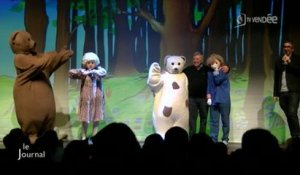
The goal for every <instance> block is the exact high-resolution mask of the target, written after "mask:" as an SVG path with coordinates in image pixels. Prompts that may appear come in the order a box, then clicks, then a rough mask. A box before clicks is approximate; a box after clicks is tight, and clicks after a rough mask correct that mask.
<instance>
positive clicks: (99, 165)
mask: <svg viewBox="0 0 300 175" xmlns="http://www.w3.org/2000/svg"><path fill="white" fill-rule="evenodd" d="M3 143H4V146H5V149H1V150H0V163H1V165H7V166H4V169H5V168H7V169H8V167H9V166H8V165H11V164H13V165H15V167H16V168H15V169H12V170H11V169H10V171H12V172H14V171H16V172H17V170H20V168H22V171H23V172H26V171H28V172H29V171H30V170H32V169H33V168H35V167H36V166H37V165H38V166H39V167H44V168H47V171H48V172H56V171H57V170H59V169H62V170H63V171H62V172H65V173H75V174H76V173H78V172H80V171H81V170H84V171H85V172H90V173H92V172H94V171H95V170H96V169H98V170H99V171H101V172H103V173H104V174H105V173H106V174H115V173H122V174H123V173H130V174H138V173H141V172H143V173H146V174H154V173H157V172H160V173H166V174H191V175H193V174H203V173H205V172H211V173H213V174H216V173H224V172H230V171H231V172H239V174H254V173H268V174H283V173H289V172H294V171H296V170H297V167H298V166H297V165H298V161H295V160H297V159H298V158H299V157H300V138H299V137H295V138H290V139H288V140H287V142H286V145H285V147H281V146H280V145H279V143H278V140H277V139H276V137H275V136H274V135H273V134H272V133H271V132H270V131H268V130H266V129H262V128H254V129H250V130H247V131H246V132H245V133H244V134H243V136H242V142H241V148H239V149H236V150H234V151H232V152H229V151H228V147H227V146H228V145H225V144H223V143H222V142H217V143H215V142H213V141H212V139H211V138H210V136H209V135H207V134H206V133H197V134H194V135H192V136H190V137H189V136H188V133H187V132H186V131H185V130H184V129H183V128H181V127H177V126H175V127H172V128H170V129H169V130H168V131H167V132H166V134H165V138H164V139H163V138H162V137H161V136H160V135H159V134H156V133H153V134H150V135H149V136H147V137H146V139H145V141H144V143H143V144H140V143H139V141H138V140H137V138H136V136H135V134H134V132H133V131H132V130H131V129H130V127H129V126H128V125H126V124H124V123H117V122H113V123H110V124H108V125H107V126H105V127H104V128H103V129H101V130H100V131H99V132H98V133H97V134H96V135H95V136H93V137H91V138H90V140H88V139H87V140H72V141H70V142H69V143H67V144H66V145H65V147H64V145H63V142H62V141H61V140H59V139H58V137H57V134H56V132H55V131H53V130H50V131H48V132H46V133H45V134H44V135H42V136H40V137H39V138H38V139H37V141H36V142H35V143H34V144H30V141H29V139H28V136H26V135H25V134H24V133H23V132H22V130H21V129H18V128H16V129H12V130H11V131H10V132H9V134H7V135H6V136H5V137H4V138H3ZM35 153H36V154H35ZM30 156H31V157H30Z"/></svg>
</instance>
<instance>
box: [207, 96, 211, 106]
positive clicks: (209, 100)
mask: <svg viewBox="0 0 300 175" xmlns="http://www.w3.org/2000/svg"><path fill="white" fill-rule="evenodd" d="M207 104H208V105H209V106H210V105H211V98H209V99H207Z"/></svg>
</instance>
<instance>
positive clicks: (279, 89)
mask: <svg viewBox="0 0 300 175" xmlns="http://www.w3.org/2000/svg"><path fill="white" fill-rule="evenodd" d="M293 52H294V45H293V43H292V42H291V41H289V40H286V41H284V42H283V56H282V57H280V58H278V59H277V60H276V62H275V69H274V92H273V97H274V99H275V100H276V101H277V100H279V105H280V107H281V109H282V110H283V112H284V114H285V115H286V118H287V123H288V126H289V129H290V134H291V136H292V137H300V125H299V118H298V108H299V101H300V84H299V82H300V56H299V55H296V54H293Z"/></svg>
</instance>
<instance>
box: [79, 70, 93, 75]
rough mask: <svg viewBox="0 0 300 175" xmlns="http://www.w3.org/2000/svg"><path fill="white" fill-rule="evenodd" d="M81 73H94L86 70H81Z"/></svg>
mask: <svg viewBox="0 0 300 175" xmlns="http://www.w3.org/2000/svg"><path fill="white" fill-rule="evenodd" d="M81 73H82V74H83V75H88V74H90V73H92V71H91V70H84V69H81Z"/></svg>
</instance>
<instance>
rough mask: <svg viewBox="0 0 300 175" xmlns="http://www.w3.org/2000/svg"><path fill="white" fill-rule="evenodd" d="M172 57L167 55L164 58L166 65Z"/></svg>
mask: <svg viewBox="0 0 300 175" xmlns="http://www.w3.org/2000/svg"><path fill="white" fill-rule="evenodd" d="M171 56H172V55H166V56H165V58H164V65H167V62H168V58H170V57H171Z"/></svg>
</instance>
